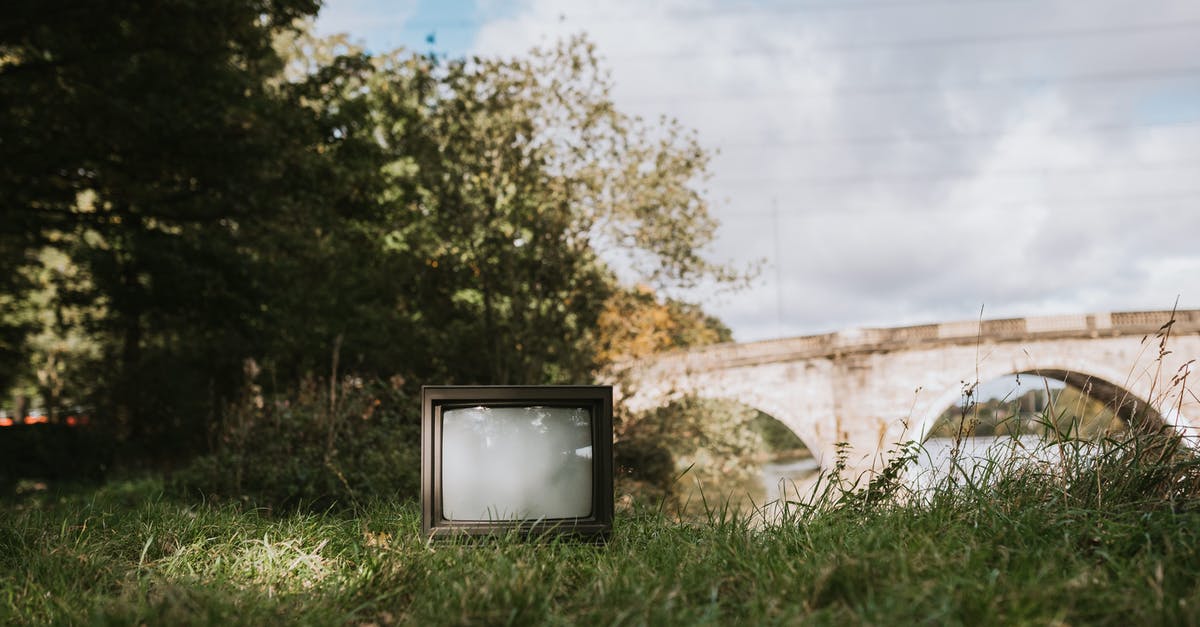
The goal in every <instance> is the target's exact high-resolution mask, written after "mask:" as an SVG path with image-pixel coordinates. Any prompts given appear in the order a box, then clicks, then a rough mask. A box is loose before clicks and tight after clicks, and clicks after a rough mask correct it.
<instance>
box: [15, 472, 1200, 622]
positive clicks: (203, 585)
mask: <svg viewBox="0 0 1200 627" xmlns="http://www.w3.org/2000/svg"><path fill="white" fill-rule="evenodd" d="M1125 450H1126V451H1128V449H1125ZM1148 456H1149V455H1148V454H1144V453H1138V454H1137V455H1134V456H1132V457H1136V458H1137V459H1134V460H1133V461H1130V457H1131V455H1128V454H1120V455H1118V454H1114V455H1110V456H1109V457H1110V458H1111V459H1109V461H1108V462H1106V464H1107V465H1105V464H1101V463H1092V462H1089V463H1088V464H1087V465H1086V466H1087V467H1080V468H1074V469H1072V471H1071V473H1072V474H1071V476H1070V478H1068V479H1063V478H1062V477H1061V476H1060V475H1053V476H1052V475H1050V474H1042V473H1040V472H1034V471H1031V470H1024V471H1021V470H1019V469H1018V470H1013V469H1007V470H1005V471H1003V472H999V473H997V474H996V475H995V476H992V477H990V478H986V479H985V480H981V481H978V482H977V483H974V484H972V483H970V482H967V483H966V484H964V483H963V482H958V483H956V484H953V485H951V484H946V485H944V486H942V487H941V488H938V489H937V490H935V491H934V492H932V493H930V494H927V495H925V496H923V497H922V498H913V496H912V495H906V494H903V491H902V490H898V489H896V486H895V485H894V484H888V482H886V481H885V482H883V484H882V487H880V486H874V487H873V491H872V492H864V491H861V490H860V491H858V492H854V493H842V492H839V491H836V490H835V491H834V492H835V493H834V494H833V495H832V496H830V497H829V498H827V499H824V500H823V501H820V502H818V503H816V504H815V505H811V506H805V507H796V508H794V509H793V510H792V511H791V512H790V513H788V514H787V515H784V516H783V517H782V518H780V519H775V520H770V521H767V520H763V519H761V518H755V517H753V516H750V517H747V516H742V515H735V514H732V513H729V512H720V511H712V512H708V514H707V515H703V516H701V517H699V518H698V519H691V520H678V519H676V517H674V516H671V515H668V514H667V513H664V512H661V511H658V510H657V509H655V508H653V507H634V508H628V509H625V510H624V511H620V512H618V517H617V521H616V525H615V529H614V533H613V536H612V538H611V540H610V542H609V543H608V544H607V545H602V546H593V545H586V544H578V543H572V542H569V541H557V542H550V543H545V544H528V543H523V542H520V541H518V540H517V539H515V538H498V539H493V540H487V541H481V542H475V543H471V544H454V543H450V544H446V543H441V544H429V543H427V542H426V541H424V540H423V539H422V538H421V537H420V534H419V526H420V525H419V512H418V508H417V506H416V504H415V503H414V502H398V503H386V502H378V503H374V504H369V505H360V506H359V507H357V508H356V509H349V510H329V511H325V512H311V511H304V510H298V511H292V512H266V511H262V510H255V509H252V508H249V507H247V506H244V505H239V504H237V503H222V504H212V503H205V502H200V501H196V500H188V499H184V498H181V497H178V496H174V495H173V493H172V492H171V491H170V490H164V483H163V481H162V480H160V479H154V478H150V479H136V480H128V479H127V480H120V481H110V482H109V483H107V484H104V485H101V486H98V487H97V486H92V487H84V486H74V487H70V486H68V487H60V488H55V487H54V486H51V487H50V489H46V490H33V491H27V492H25V493H23V494H21V495H18V496H16V497H13V498H10V499H8V500H7V501H6V502H5V503H4V504H3V506H2V509H0V623H17V624H21V623H70V624H89V623H97V624H109V623H111V624H227V623H232V624H269V623H279V622H284V623H298V624H380V625H384V624H421V625H427V624H563V625H566V624H686V625H692V624H703V623H710V624H770V623H787V624H794V623H800V622H803V623H813V624H839V625H840V624H847V623H850V624H861V623H871V624H906V623H935V624H1022V623H1037V624H1050V623H1056V624H1079V623H1086V624H1106V623H1107V624H1155V623H1157V624H1164V623H1170V624H1198V623H1200V508H1198V507H1197V505H1200V492H1198V491H1197V490H1196V489H1195V486H1196V485H1197V482H1196V478H1195V477H1196V472H1195V471H1196V463H1195V461H1194V460H1193V459H1192V458H1191V457H1190V456H1174V457H1172V458H1171V459H1166V458H1164V457H1163V456H1162V455H1160V454H1156V455H1155V459H1154V463H1153V464H1150V463H1147V462H1146V460H1145V458H1147V457H1148ZM1098 466H1104V467H1102V468H1101V467H1098ZM1055 472H1058V473H1061V469H1059V470H1057V471H1055ZM977 479H978V478H977Z"/></svg>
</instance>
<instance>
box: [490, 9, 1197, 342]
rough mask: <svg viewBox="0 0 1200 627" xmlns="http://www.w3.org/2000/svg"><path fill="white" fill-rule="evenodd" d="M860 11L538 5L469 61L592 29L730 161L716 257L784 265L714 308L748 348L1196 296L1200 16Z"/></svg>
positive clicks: (718, 192) (723, 163)
mask: <svg viewBox="0 0 1200 627" xmlns="http://www.w3.org/2000/svg"><path fill="white" fill-rule="evenodd" d="M854 2H857V3H858V4H860V6H859V7H857V8H849V7H852V5H853V4H854ZM854 2H851V0H845V1H837V2H835V1H833V0H813V1H808V2H803V3H797V4H795V5H786V4H777V3H774V2H768V1H767V0H764V1H763V2H760V3H757V4H754V5H750V6H747V5H740V4H739V5H734V4H730V3H723V2H716V1H715V0H709V1H707V2H699V3H697V2H671V1H663V2H639V1H635V0H614V1H612V2H609V3H606V4H604V5H597V4H595V3H593V2H588V1H584V0H566V1H558V0H527V1H526V2H524V3H523V4H522V5H521V7H520V8H519V9H517V10H515V11H513V12H512V17H511V18H509V19H504V20H496V21H492V22H490V23H487V24H484V25H483V26H482V27H481V28H480V30H479V32H478V34H477V37H476V39H475V49H476V50H475V51H476V52H479V53H484V54H520V53H522V52H524V51H525V50H527V49H528V48H529V47H530V46H532V45H535V44H542V45H546V44H551V43H553V42H554V41H555V40H556V39H557V38H559V37H563V36H566V35H569V34H573V33H577V32H580V31H585V32H587V33H588V35H589V37H590V38H591V39H592V40H593V41H594V42H595V43H596V44H597V47H598V49H599V50H600V52H601V53H602V54H603V55H605V56H606V57H607V62H608V64H609V66H610V67H611V69H612V73H613V78H614V81H615V89H614V97H615V99H616V101H617V104H618V105H619V106H621V107H622V108H623V109H624V110H626V111H629V112H632V113H635V114H639V115H642V116H643V117H645V118H647V119H655V118H657V117H658V115H660V114H667V115H669V116H672V117H676V118H678V119H679V120H680V121H682V122H683V123H684V124H685V125H688V126H691V127H693V128H696V129H698V130H699V132H700V137H701V140H702V142H704V143H705V144H706V145H708V146H710V147H712V148H714V149H719V150H720V151H721V152H720V154H719V155H718V156H717V157H716V158H715V159H714V161H713V168H712V169H713V175H714V178H713V181H712V182H711V183H710V184H709V185H708V188H709V189H710V191H711V192H712V193H711V198H712V199H713V200H714V210H715V213H716V215H717V216H718V217H719V218H720V219H721V220H722V222H723V227H722V230H721V234H720V240H719V241H718V242H717V244H716V246H715V249H714V251H713V252H714V254H715V255H716V256H718V257H721V258H727V259H733V260H736V261H743V262H744V261H748V260H751V259H754V258H760V257H763V256H766V257H768V261H769V263H768V265H767V266H766V267H765V268H764V271H763V274H762V277H761V278H760V280H759V281H758V284H757V286H756V287H755V288H753V289H751V290H748V291H746V292H742V293H740V294H738V295H735V296H733V297H725V298H715V299H713V300H711V301H710V302H708V303H707V304H708V305H709V308H710V309H711V310H713V311H714V312H716V313H717V314H718V315H720V316H721V317H722V318H723V319H725V321H726V322H727V323H729V324H730V325H731V326H732V327H733V328H734V330H735V333H736V334H737V336H738V338H739V339H743V340H746V339H757V338H764V337H771V336H775V335H781V334H798V333H809V332H819V331H825V330H831V329H838V328H846V327H854V326H860V325H892V324H902V323H910V322H926V321H937V320H943V319H961V318H973V317H975V316H976V315H977V314H978V312H979V309H980V307H981V306H983V307H984V308H985V315H996V316H1007V315H1025V314H1041V313H1067V312H1081V311H1085V310H1104V309H1118V310H1120V309H1138V308H1165V307H1169V306H1170V305H1171V304H1172V303H1173V302H1174V300H1175V298H1176V296H1177V295H1181V296H1182V300H1181V305H1182V306H1189V305H1190V306H1200V293H1197V292H1198V291H1200V290H1198V289H1197V288H1198V287H1200V280H1198V279H1197V278H1196V277H1197V276H1198V275H1197V270H1198V269H1200V268H1198V266H1200V247H1196V246H1195V245H1194V240H1195V233H1200V207H1198V205H1200V180H1198V179H1200V177H1198V176H1197V175H1200V149H1198V148H1197V147H1200V141H1197V140H1200V124H1195V125H1193V124H1188V122H1190V121H1193V120H1200V99H1198V98H1196V95H1197V94H1200V72H1196V70H1197V69H1198V68H1200V66H1196V65H1195V63H1194V60H1195V59H1197V58H1200V6H1197V5H1195V4H1194V3H1193V2H1191V1H1188V0H1159V1H1157V2H1132V1H1130V0H1097V1H1095V2H1087V3H1081V2H1076V1H1073V0H1040V1H1028V2H1000V1H989V2H965V3H958V4H953V3H933V2H929V3H921V2H905V3H900V2H897V3H895V4H894V6H887V3H885V2H877V1H870V2H868V1H867V0H854ZM739 7H740V8H739ZM773 207H778V218H777V222H776V218H775V217H774V214H773ZM776 224H778V228H776ZM776 238H778V249H779V250H778V253H779V254H778V257H776V250H775V249H776ZM775 262H778V263H779V264H780V267H779V269H778V272H777V270H776V268H775V267H774V265H773V264H774V263H775ZM777 276H778V278H779V279H780V280H779V281H777V280H776V277H777ZM699 296H700V297H701V298H704V297H705V295H704V294H700V295H699Z"/></svg>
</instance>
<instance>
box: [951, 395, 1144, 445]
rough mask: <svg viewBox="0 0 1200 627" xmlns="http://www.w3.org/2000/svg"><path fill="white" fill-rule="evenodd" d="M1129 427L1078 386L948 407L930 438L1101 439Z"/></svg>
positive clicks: (1108, 408)
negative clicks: (1033, 436)
mask: <svg viewBox="0 0 1200 627" xmlns="http://www.w3.org/2000/svg"><path fill="white" fill-rule="evenodd" d="M1126 428H1127V425H1125V423H1124V421H1122V420H1121V418H1120V417H1118V416H1117V415H1116V413H1115V412H1114V411H1113V409H1112V407H1110V406H1107V405H1105V404H1104V403H1103V402H1100V401H1097V400H1096V399H1094V398H1092V397H1090V396H1088V395H1087V394H1086V393H1085V392H1084V391H1083V390H1080V389H1078V388H1076V387H1074V386H1065V387H1062V388H1058V389H1052V390H1030V391H1028V392H1026V393H1024V394H1022V395H1021V396H1020V397H1019V398H1016V399H1009V398H1004V399H988V400H986V401H983V402H979V403H971V404H970V405H969V406H968V407H967V408H966V409H965V410H964V408H961V407H950V408H947V409H946V411H945V412H943V413H942V415H941V416H939V417H938V420H937V422H936V423H935V424H934V427H933V428H932V429H931V430H930V437H941V438H955V437H963V436H964V435H976V436H991V435H1013V436H1017V435H1022V434H1029V435H1047V434H1053V433H1057V434H1062V435H1069V437H1076V438H1083V439H1098V438H1102V437H1105V436H1108V435H1112V434H1115V433H1117V432H1119V431H1122V430H1124V429H1126Z"/></svg>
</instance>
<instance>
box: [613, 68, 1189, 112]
mask: <svg viewBox="0 0 1200 627" xmlns="http://www.w3.org/2000/svg"><path fill="white" fill-rule="evenodd" d="M1193 76H1200V66H1184V67H1173V68H1143V69H1137V70H1108V71H1103V72H1092V73H1087V74H1067V75H1060V76H1010V77H1004V78H998V79H980V80H976V81H972V82H961V83H957V84H955V83H882V84H877V85H851V86H844V87H833V88H831V89H806V90H787V91H778V92H764V93H758V94H713V93H708V94H702V93H677V94H668V95H664V96H659V97H651V98H639V99H636V100H632V99H631V100H623V101H622V103H624V104H654V103H658V104H662V103H675V102H678V101H681V100H686V101H688V102H689V103H697V102H736V101H748V100H749V101H753V100H783V99H791V98H796V97H798V96H810V95H813V94H821V95H823V94H829V93H833V94H839V95H852V94H866V95H876V94H896V93H904V92H935V91H936V92H938V93H942V92H946V91H974V90H987V89H1005V88H1013V87H1040V86H1059V85H1063V84H1089V83H1091V84H1102V83H1123V82H1136V81H1156V80H1170V79H1173V78H1181V77H1193Z"/></svg>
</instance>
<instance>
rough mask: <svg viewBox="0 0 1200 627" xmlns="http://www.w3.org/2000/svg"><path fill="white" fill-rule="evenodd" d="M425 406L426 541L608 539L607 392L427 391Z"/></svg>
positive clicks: (609, 424)
mask: <svg viewBox="0 0 1200 627" xmlns="http://www.w3.org/2000/svg"><path fill="white" fill-rule="evenodd" d="M421 405H422V422H421V451H422V467H421V483H422V489H421V505H422V507H421V509H422V530H423V532H424V533H425V534H426V535H428V536H430V537H434V538H439V537H448V536H463V535H468V536H469V535H488V534H495V533H508V532H510V531H513V530H516V531H517V532H519V533H523V534H527V535H537V536H542V535H547V534H569V535H577V536H585V537H590V538H603V537H606V536H607V535H608V533H609V532H610V531H611V529H612V511H613V501H612V387H611V386H426V387H424V388H422V389H421Z"/></svg>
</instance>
